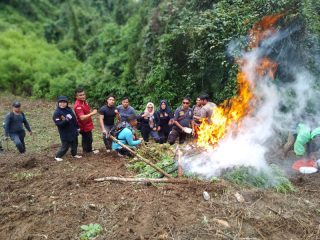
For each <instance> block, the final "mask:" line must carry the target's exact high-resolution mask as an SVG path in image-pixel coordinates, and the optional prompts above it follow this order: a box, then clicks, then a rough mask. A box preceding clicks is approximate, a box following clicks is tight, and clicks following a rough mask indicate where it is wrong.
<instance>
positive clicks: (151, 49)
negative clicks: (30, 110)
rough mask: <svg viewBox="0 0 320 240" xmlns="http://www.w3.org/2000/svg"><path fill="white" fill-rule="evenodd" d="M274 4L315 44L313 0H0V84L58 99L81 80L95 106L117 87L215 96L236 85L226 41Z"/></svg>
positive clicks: (159, 95) (153, 96)
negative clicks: (204, 93)
mask: <svg viewBox="0 0 320 240" xmlns="http://www.w3.org/2000/svg"><path fill="white" fill-rule="evenodd" d="M279 12H285V13H286V18H285V19H284V23H283V24H284V25H286V24H289V23H291V22H296V23H298V24H299V25H300V26H302V28H301V31H300V32H299V36H300V37H299V39H297V41H299V42H300V43H301V45H303V46H304V47H306V48H309V49H311V48H312V51H319V44H311V42H313V43H314V42H317V39H318V38H319V36H320V2H319V1H317V0H303V1H298V0H277V1H275V0H252V1H251V0H250V1H249V0H220V1H219V0H202V1H197V0H189V1H187V0H175V1H174V0H162V1H161V0H148V1H142V0H95V1H93V0H32V1H31V0H25V1H20V0H2V1H0V90H1V91H10V92H12V93H14V94H17V95H27V96H33V97H36V98H47V99H55V98H56V97H57V96H58V95H60V94H64V95H68V96H69V97H72V95H73V89H74V88H75V87H76V86H84V87H85V88H86V89H87V92H88V96H89V98H90V101H91V102H92V103H93V104H95V105H97V106H99V105H101V104H102V103H103V102H104V98H105V96H106V95H108V94H109V93H114V94H116V96H118V98H121V97H123V96H128V97H130V99H131V102H132V104H133V105H134V106H135V107H136V108H138V109H143V105H144V104H145V103H146V102H147V101H153V102H155V103H156V105H158V104H157V103H158V102H159V101H160V100H161V99H164V98H165V99H167V100H169V102H170V103H171V105H174V106H176V105H178V104H179V102H180V99H181V97H182V96H190V97H192V98H195V97H196V96H197V95H198V94H200V93H202V92H207V93H209V94H210V96H211V97H212V99H213V101H215V102H217V103H220V102H222V101H223V100H224V99H227V98H230V97H231V96H232V95H234V94H235V93H236V92H237V86H236V84H235V75H236V71H237V66H236V64H235V61H234V59H233V57H232V56H231V55H230V54H229V53H228V45H229V43H230V42H231V41H232V40H234V39H241V41H240V42H241V43H242V44H243V45H244V46H245V43H246V38H245V36H246V35H247V32H248V30H249V29H250V28H251V27H252V25H253V24H254V23H255V22H257V21H259V20H260V19H261V18H262V17H263V16H265V15H270V14H275V13H279ZM317 46H318V47H317ZM310 62H311V63H310V68H314V69H316V68H315V67H314V66H315V65H316V64H319V62H317V61H316V60H313V61H310Z"/></svg>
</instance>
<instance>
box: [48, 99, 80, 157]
mask: <svg viewBox="0 0 320 240" xmlns="http://www.w3.org/2000/svg"><path fill="white" fill-rule="evenodd" d="M52 119H53V121H54V123H55V124H56V126H57V127H58V131H59V134H60V139H61V147H60V149H59V150H58V152H57V154H56V156H55V160H56V161H62V160H63V159H62V157H63V156H64V155H65V154H66V153H67V152H68V150H69V148H71V155H72V156H73V157H74V158H81V156H79V155H77V148H78V128H79V126H78V124H77V120H76V116H75V114H74V113H73V111H72V109H71V108H70V107H68V98H67V97H65V96H60V97H59V98H58V106H57V108H56V110H55V112H54V113H53V118H52Z"/></svg>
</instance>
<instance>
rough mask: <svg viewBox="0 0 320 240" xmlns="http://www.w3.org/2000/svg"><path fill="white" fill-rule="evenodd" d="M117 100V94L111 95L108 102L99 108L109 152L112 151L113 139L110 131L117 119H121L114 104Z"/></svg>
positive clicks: (107, 99) (102, 129) (104, 139)
mask: <svg viewBox="0 0 320 240" xmlns="http://www.w3.org/2000/svg"><path fill="white" fill-rule="evenodd" d="M115 101H116V98H115V96H113V95H109V96H108V97H107V98H106V104H105V105H104V106H103V107H102V108H100V110H99V114H100V117H99V121H100V129H101V132H102V135H103V142H104V144H105V146H106V149H107V152H110V151H111V144H112V140H111V139H110V138H109V134H110V131H111V129H113V128H114V126H115V120H117V122H119V120H120V116H119V113H118V110H117V108H116V107H115V106H114V103H115Z"/></svg>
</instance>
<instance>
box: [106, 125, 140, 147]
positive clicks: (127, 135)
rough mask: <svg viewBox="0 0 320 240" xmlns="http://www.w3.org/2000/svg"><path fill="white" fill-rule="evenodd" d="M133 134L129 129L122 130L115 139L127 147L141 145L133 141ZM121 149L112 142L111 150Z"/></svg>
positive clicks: (137, 141) (138, 141)
mask: <svg viewBox="0 0 320 240" xmlns="http://www.w3.org/2000/svg"><path fill="white" fill-rule="evenodd" d="M133 137H134V135H133V132H132V131H131V130H130V129H129V128H127V127H126V128H124V129H123V130H122V131H121V132H120V133H119V135H118V137H117V139H118V140H119V141H120V142H121V143H123V144H125V145H127V146H128V147H135V146H137V145H139V144H140V143H141V140H134V138H133ZM121 148H122V147H121V146H120V145H119V144H118V143H115V142H113V143H112V149H113V150H116V149H121Z"/></svg>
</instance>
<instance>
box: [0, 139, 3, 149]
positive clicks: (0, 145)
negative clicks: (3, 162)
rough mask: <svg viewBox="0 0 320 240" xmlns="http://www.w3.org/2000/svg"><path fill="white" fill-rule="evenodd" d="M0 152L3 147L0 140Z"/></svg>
mask: <svg viewBox="0 0 320 240" xmlns="http://www.w3.org/2000/svg"><path fill="white" fill-rule="evenodd" d="M0 151H3V147H2V141H1V139H0Z"/></svg>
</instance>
